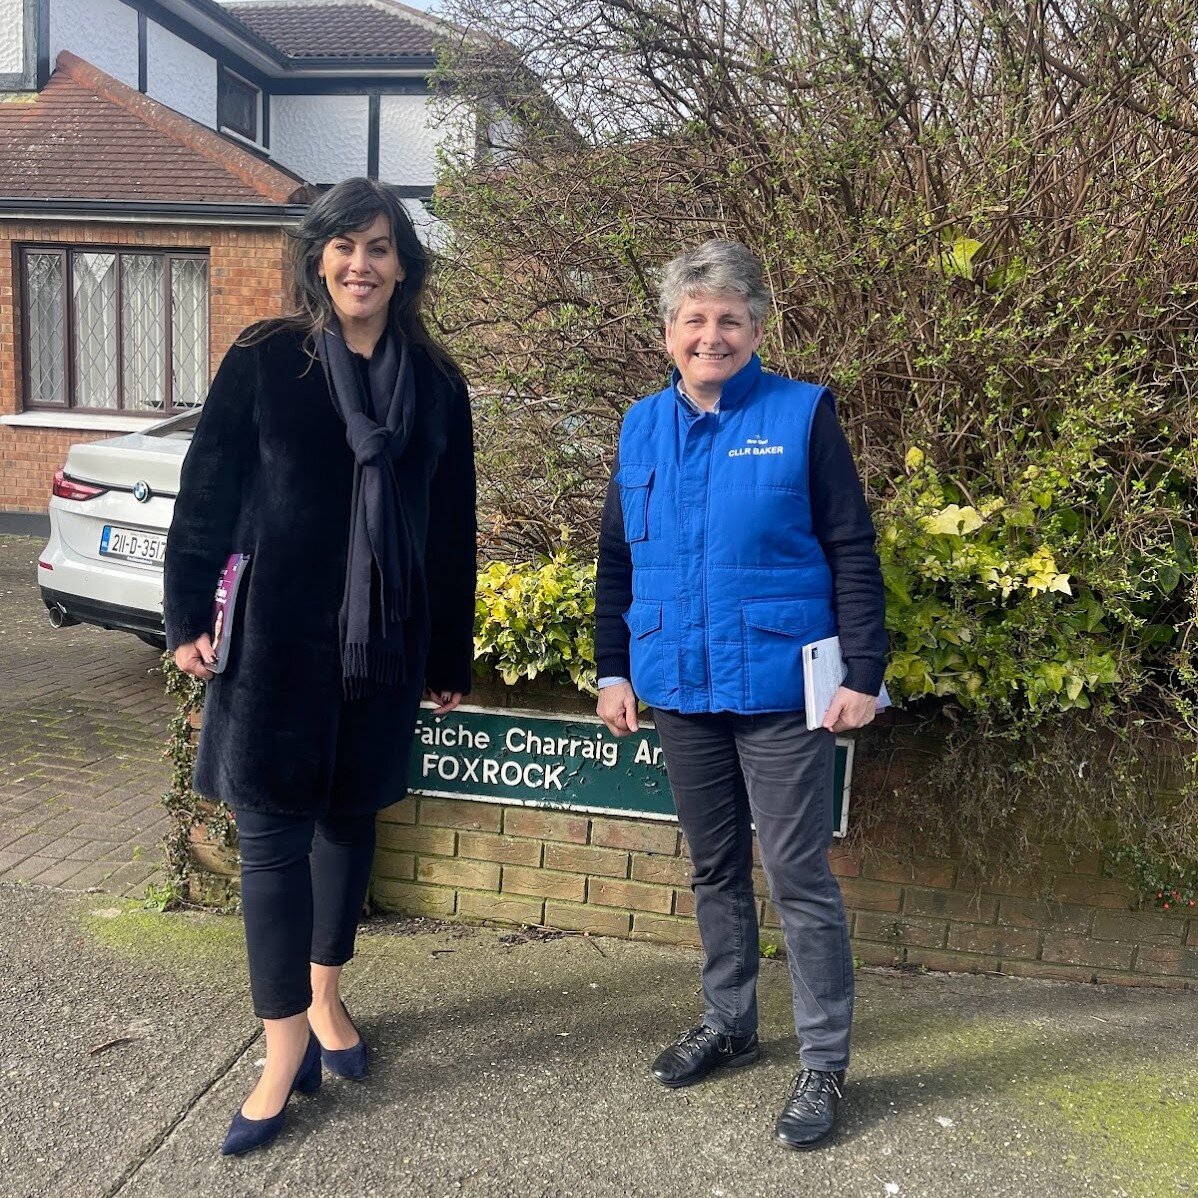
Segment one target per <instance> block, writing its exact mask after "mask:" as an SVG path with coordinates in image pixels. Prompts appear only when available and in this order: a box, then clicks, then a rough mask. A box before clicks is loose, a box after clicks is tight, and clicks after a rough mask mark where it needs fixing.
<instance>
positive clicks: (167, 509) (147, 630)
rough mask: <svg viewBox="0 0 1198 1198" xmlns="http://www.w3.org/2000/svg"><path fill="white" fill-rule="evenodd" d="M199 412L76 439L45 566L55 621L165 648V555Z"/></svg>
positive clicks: (57, 491)
mask: <svg viewBox="0 0 1198 1198" xmlns="http://www.w3.org/2000/svg"><path fill="white" fill-rule="evenodd" d="M198 419H199V410H198V409H197V410H196V411H194V412H184V413H183V414H182V415H179V416H172V417H170V418H169V419H167V420H163V421H161V422H160V423H158V424H154V425H151V426H150V427H149V428H147V429H146V431H145V432H144V433H128V434H126V435H125V436H121V437H110V438H108V439H107V440H104V441H89V442H85V443H83V444H79V445H72V446H71V448H70V450H69V452H68V453H67V460H66V464H65V465H64V466H63V468H62V469H61V470H59V471H58V472H57V473H56V474H55V475H54V488H53V496H52V498H51V499H50V540H49V541H48V542H47V544H46V548H45V549H44V550H43V551H42V554H41V557H40V559H39V561H38V564H37V581H38V586H40V587H41V592H42V601H43V602H44V603H45V605H46V608H47V610H48V611H49V613H50V622H51V623H52V624H53V625H54V626H55V627H61V626H62V625H64V624H97V625H99V626H100V627H101V628H115V629H121V630H122V631H125V632H132V633H134V634H135V635H136V636H139V637H141V639H142V640H143V641H146V642H147V643H148V644H151V645H156V646H158V647H162V646H163V645H164V644H165V637H164V632H163V624H162V560H163V557H164V556H165V553H166V533H167V529H168V528H169V527H170V523H171V513H172V512H173V511H174V506H175V496H176V495H177V494H178V492H179V470H180V467H181V466H182V464H183V457H184V455H185V454H186V453H187V447H188V446H189V445H190V444H191V434H192V430H193V429H194V428H195V424H196V421H197V420H198Z"/></svg>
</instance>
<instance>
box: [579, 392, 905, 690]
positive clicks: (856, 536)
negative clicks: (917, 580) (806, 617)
mask: <svg viewBox="0 0 1198 1198" xmlns="http://www.w3.org/2000/svg"><path fill="white" fill-rule="evenodd" d="M809 463H810V466H809V478H810V490H811V517H812V525H813V531H814V533H815V537H816V539H817V540H818V541H819V543H820V545H821V547H822V548H823V551H824V556H825V557H826V558H827V559H828V565H829V567H830V568H831V571H832V604H833V608H834V610H835V612H836V624H837V632H838V634H839V636H840V652H841V656H842V658H843V659H844V663H845V667H846V674H845V680H844V684H845V686H847V687H848V688H849V689H850V690H854V691H858V692H859V693H861V694H865V695H876V694H877V693H878V692H879V691H880V690H881V688H882V675H883V673H884V671H885V668H886V648H887V636H886V624H885V615H886V593H885V588H884V586H883V583H882V572H881V568H880V567H879V564H878V556H877V553H876V551H875V549H874V541H875V532H874V524H873V520H872V519H871V517H870V514H869V506H868V505H867V504H866V502H865V493H864V491H863V490H862V487H861V480H860V479H859V478H858V477H857V467H856V465H855V464H854V462H853V454H852V450H851V449H850V448H849V443H848V440H847V438H846V437H845V435H844V430H843V429H842V428H841V427H840V422H839V421H838V420H837V419H836V411H835V408H834V407H833V405H832V401H831V399H824V400H821V401H820V403H819V406H818V407H817V408H816V410H815V416H814V418H813V420H812V423H811V440H810V446H809ZM619 468H620V463H619V451H618V450H617V452H616V460H615V462H613V464H612V481H610V482H609V483H608V487H607V498H606V500H605V502H604V505H603V517H602V522H601V525H600V530H599V565H598V570H597V572H596V577H595V659H596V661H595V664H596V667H597V669H596V673H597V675H598V677H600V678H608V677H622V678H627V677H628V676H629V673H630V666H629V654H628V646H629V633H628V626H627V625H626V624H625V623H624V613H625V612H626V611H627V610H628V608H629V607H630V606H631V604H632V551H631V550H630V549H629V546H628V542H627V541H626V540H625V539H624V514H623V511H622V509H621V504H620V488H619V487H618V486H617V485H616V483H615V481H614V480H615V476H616V473H617V471H618V470H619Z"/></svg>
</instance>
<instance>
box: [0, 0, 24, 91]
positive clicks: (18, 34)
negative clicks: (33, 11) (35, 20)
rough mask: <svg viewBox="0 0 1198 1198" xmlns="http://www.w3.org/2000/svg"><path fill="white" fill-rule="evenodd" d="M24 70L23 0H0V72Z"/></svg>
mask: <svg viewBox="0 0 1198 1198" xmlns="http://www.w3.org/2000/svg"><path fill="white" fill-rule="evenodd" d="M24 70H25V5H24V2H23V0H0V74H3V75H20V74H22V73H23V72H24Z"/></svg>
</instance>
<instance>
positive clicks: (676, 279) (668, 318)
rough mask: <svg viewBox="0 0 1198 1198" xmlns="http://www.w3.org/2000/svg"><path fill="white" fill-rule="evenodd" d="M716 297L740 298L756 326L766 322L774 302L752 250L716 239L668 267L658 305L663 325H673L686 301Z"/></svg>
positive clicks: (665, 271)
mask: <svg viewBox="0 0 1198 1198" xmlns="http://www.w3.org/2000/svg"><path fill="white" fill-rule="evenodd" d="M713 293H714V294H725V295H727V294H733V295H739V296H740V297H741V298H742V299H743V300H744V301H745V302H746V303H747V304H748V305H749V316H750V317H751V318H752V321H753V323H754V324H755V325H759V324H761V323H762V322H763V321H764V320H765V316H766V313H767V312H768V311H769V310H770V305H771V304H772V303H773V299H774V297H773V295H772V293H771V292H770V289H769V286H768V285H767V284H766V281H765V275H764V273H763V271H762V269H761V263H760V261H758V259H757V258H756V257H755V256H754V255H753V254H752V252H751V251H750V250H749V248H748V246H744V245H741V243H740V242H739V241H723V240H721V239H720V238H718V237H713V238H712V239H711V240H710V241H705V242H703V244H702V245H698V246H695V248H694V249H693V250H687V251H686V253H685V254H679V255H678V257H677V258H675V259H673V261H671V262H667V263H666V266H665V269H664V270H663V271H662V274H661V287H660V288H659V291H658V301H657V302H658V308H659V310H660V312H661V318H662V320H663V322H664V323H666V324H670V323H672V322H673V320H674V317H675V316H677V315H678V309H679V308H681V307H682V302H683V300H687V299H694V298H695V296H697V295H708V294H713Z"/></svg>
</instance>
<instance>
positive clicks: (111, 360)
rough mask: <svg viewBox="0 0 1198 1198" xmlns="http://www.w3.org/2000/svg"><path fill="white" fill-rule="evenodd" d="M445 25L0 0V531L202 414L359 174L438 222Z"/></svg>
mask: <svg viewBox="0 0 1198 1198" xmlns="http://www.w3.org/2000/svg"><path fill="white" fill-rule="evenodd" d="M437 31H438V24H437V22H436V21H435V20H434V19H432V18H430V17H428V16H427V15H426V14H424V13H421V12H418V11H416V10H414V9H409V8H407V7H405V6H404V5H402V4H397V3H394V2H393V0H285V2H280V0H252V2H250V3H233V4H225V5H222V4H217V3H214V2H213V0H171V2H170V3H169V5H167V4H162V3H159V2H158V0H0V463H2V464H0V530H3V529H5V528H7V529H10V530H37V529H41V528H44V527H45V517H44V512H45V507H46V499H47V497H48V494H49V486H50V480H51V477H52V475H53V472H54V470H55V469H56V468H57V467H58V466H60V465H61V463H62V460H63V458H64V457H65V454H66V450H67V447H68V446H69V445H70V444H71V443H72V442H75V441H80V440H90V439H95V438H98V437H104V436H111V435H113V434H114V433H118V432H130V431H137V430H138V429H139V428H142V427H144V426H145V425H146V423H147V422H152V421H153V420H155V419H160V418H161V417H162V416H164V415H169V414H173V413H175V412H179V411H182V410H185V409H187V408H191V407H194V406H196V405H198V404H200V403H202V402H203V397H204V394H205V391H206V389H207V384H208V381H209V380H210V378H211V376H212V374H213V373H214V372H215V369H216V367H217V365H218V364H219V362H220V359H221V357H222V356H223V354H224V352H225V350H226V349H227V347H228V345H229V343H230V342H231V341H232V339H233V338H234V337H235V336H236V334H237V333H238V331H239V330H240V329H242V328H243V327H244V326H245V325H246V324H249V323H250V322H252V321H254V320H257V319H259V318H261V317H262V316H264V315H267V314H270V313H274V312H278V311H279V310H280V308H281V306H282V305H283V304H284V302H285V295H286V290H287V277H286V275H287V272H286V252H287V245H286V234H285V232H284V229H285V226H286V225H287V224H288V223H289V222H293V221H294V220H295V219H296V218H297V217H298V216H299V215H300V214H301V213H302V210H303V206H304V204H305V203H306V202H307V201H308V200H310V198H311V196H312V195H313V194H315V191H316V189H318V188H320V187H323V186H327V185H330V184H332V183H335V182H337V181H338V180H340V179H343V178H348V177H349V176H351V175H359V174H362V175H369V176H370V177H372V178H379V179H382V180H384V181H386V182H388V183H392V184H394V185H396V186H398V187H399V188H401V191H402V194H403V196H404V197H405V203H406V204H407V205H408V207H409V210H410V211H411V213H412V215H413V218H414V219H415V220H416V222H417V225H418V227H423V228H425V229H428V228H430V227H431V225H432V224H433V218H432V217H431V215H430V213H429V212H428V209H427V208H426V207H425V201H427V200H428V199H430V197H431V195H432V185H433V173H434V168H435V161H436V150H437V147H438V145H439V144H440V140H441V139H442V138H444V137H446V136H451V135H453V133H454V129H453V128H452V126H450V125H449V124H448V122H446V123H439V122H438V119H437V114H436V112H435V111H434V109H433V108H432V107H431V105H430V101H431V98H432V85H431V84H430V81H429V75H430V72H431V71H432V69H433V66H434V64H435V51H434V40H435V38H436V35H437Z"/></svg>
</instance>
